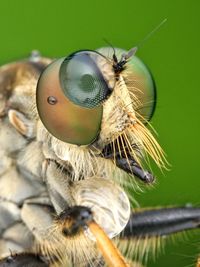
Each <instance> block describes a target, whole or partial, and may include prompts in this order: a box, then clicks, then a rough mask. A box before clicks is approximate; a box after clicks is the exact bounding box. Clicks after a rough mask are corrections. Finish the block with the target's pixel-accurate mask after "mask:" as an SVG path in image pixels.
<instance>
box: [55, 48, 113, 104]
mask: <svg viewBox="0 0 200 267" xmlns="http://www.w3.org/2000/svg"><path fill="white" fill-rule="evenodd" d="M103 59H104V58H103V57H102V56H101V55H99V54H97V53H96V52H93V51H87V52H86V51H80V52H78V53H75V54H72V55H71V56H69V57H67V58H66V59H65V60H64V61H63V63H62V64H61V67H60V83H61V86H62V89H63V92H64V94H65V95H66V97H68V98H69V99H70V100H71V101H72V102H74V104H77V105H80V106H82V107H86V108H94V107H96V106H98V105H100V104H101V103H102V101H104V100H105V99H106V98H107V97H108V96H109V95H110V93H111V92H112V89H113V88H109V87H108V84H107V82H106V81H105V78H104V77H103V74H102V73H101V71H100V69H99V66H98V62H99V61H102V60H103ZM104 60H105V59H104Z"/></svg>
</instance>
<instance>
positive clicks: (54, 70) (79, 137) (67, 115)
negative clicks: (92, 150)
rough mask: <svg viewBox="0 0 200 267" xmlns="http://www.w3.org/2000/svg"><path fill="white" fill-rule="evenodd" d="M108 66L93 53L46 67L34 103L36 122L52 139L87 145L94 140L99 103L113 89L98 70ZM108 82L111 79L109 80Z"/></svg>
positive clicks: (79, 53) (78, 55) (63, 59)
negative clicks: (39, 122)
mask: <svg viewBox="0 0 200 267" xmlns="http://www.w3.org/2000/svg"><path fill="white" fill-rule="evenodd" d="M106 64H107V67H108V69H109V68H110V69H112V66H111V64H110V66H109V64H108V62H107V60H106V59H105V58H104V57H103V56H101V55H100V54H98V53H96V52H95V51H80V52H76V53H74V54H72V55H70V56H69V57H67V58H62V59H59V60H56V61H54V62H53V63H52V64H50V65H49V66H48V67H47V68H46V69H45V70H44V72H43V73H42V74H41V76H40V79H39V81H38V85H37V92H36V102H37V109H38V113H39V116H40V119H41V121H42V123H43V124H44V126H45V127H46V129H47V130H48V131H49V132H50V133H51V134H52V135H53V136H55V137H56V138H58V139H60V140H62V141H64V142H67V143H70V144H76V145H89V144H91V143H92V142H93V141H95V139H96V138H97V136H98V134H99V132H100V128H101V120H102V113H103V105H102V103H103V101H105V99H106V98H107V97H108V96H109V94H110V93H111V91H112V89H113V87H114V74H113V81H112V82H107V78H106V75H104V74H102V72H101V66H102V65H106ZM111 80H112V79H111Z"/></svg>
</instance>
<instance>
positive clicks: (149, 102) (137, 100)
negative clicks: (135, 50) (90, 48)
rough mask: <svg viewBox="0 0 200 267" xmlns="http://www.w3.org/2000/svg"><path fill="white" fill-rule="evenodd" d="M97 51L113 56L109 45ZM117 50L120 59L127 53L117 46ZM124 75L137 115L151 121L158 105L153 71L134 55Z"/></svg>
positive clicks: (127, 64) (142, 119) (143, 119)
mask: <svg viewBox="0 0 200 267" xmlns="http://www.w3.org/2000/svg"><path fill="white" fill-rule="evenodd" d="M97 51H98V52H100V53H101V54H103V55H104V56H106V57H109V58H112V56H113V49H112V48H109V47H104V48H100V49H98V50H97ZM115 52H116V56H117V58H118V60H120V59H121V56H122V54H124V53H125V54H127V51H125V50H123V49H120V48H115ZM122 76H123V78H124V80H125V83H126V86H127V88H128V89H129V91H130V92H131V98H132V99H133V106H134V109H135V111H136V115H138V117H139V119H140V120H141V121H143V122H144V123H145V122H146V121H149V120H150V119H151V118H152V116H153V113H154V110H155V106H156V86H155V82H154V79H153V77H152V75H151V72H150V71H149V69H148V68H147V66H146V65H145V64H144V63H143V62H142V60H140V59H139V58H138V57H137V56H135V55H134V56H133V57H131V58H130V60H128V62H127V63H126V65H125V70H124V71H123V72H122Z"/></svg>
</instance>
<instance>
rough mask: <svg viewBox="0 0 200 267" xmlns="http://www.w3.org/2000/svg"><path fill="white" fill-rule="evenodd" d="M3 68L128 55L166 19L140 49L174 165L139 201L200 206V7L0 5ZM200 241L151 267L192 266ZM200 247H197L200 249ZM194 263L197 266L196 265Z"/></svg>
mask: <svg viewBox="0 0 200 267" xmlns="http://www.w3.org/2000/svg"><path fill="white" fill-rule="evenodd" d="M0 13H1V15H0V25H1V27H0V29H1V30H0V63H1V64H3V63H5V62H8V61H11V60H13V59H20V58H21V57H25V56H27V55H28V54H29V52H30V51H31V50H33V49H38V50H40V51H41V53H42V54H43V55H45V56H49V57H60V56H64V55H67V54H69V53H70V52H72V51H75V50H78V49H84V48H89V49H95V48H98V47H101V46H105V43H104V41H103V38H106V39H107V40H109V41H110V42H111V43H112V44H113V45H114V46H117V47H121V48H124V49H129V48H131V47H133V46H135V45H136V44H137V43H139V42H140V41H141V40H142V39H143V38H144V37H145V36H146V35H147V34H148V33H149V32H150V31H151V30H152V29H153V28H154V27H155V26H156V25H158V24H159V23H160V22H161V21H162V20H163V19H165V18H167V19H168V21H167V23H165V25H164V26H163V27H162V28H161V29H160V30H159V31H158V32H156V34H154V35H153V36H152V37H151V38H150V39H149V40H148V41H147V42H145V44H144V45H143V46H142V47H141V49H139V51H138V53H137V55H138V56H139V57H140V58H142V59H143V60H144V62H146V64H147V65H148V66H149V68H150V69H151V71H152V73H153V75H154V77H155V80H156V84H157V89H158V103H157V109H156V113H155V115H154V118H153V120H152V122H153V126H154V127H155V128H156V130H157V131H158V133H159V141H160V143H161V144H162V146H163V148H164V149H165V151H166V153H167V155H168V160H169V162H170V163H171V165H172V168H171V171H169V172H165V173H164V175H163V174H162V173H160V172H159V171H157V177H158V184H157V186H156V188H154V189H152V190H148V191H147V192H145V193H143V194H140V195H136V198H137V200H138V201H139V202H140V204H141V206H158V205H159V206H160V205H176V204H179V205H180V204H185V203H193V204H194V205H200V196H199V190H200V175H199V164H200V161H199V150H200V139H199V134H200V130H199V123H200V119H199V116H200V110H199V102H200V86H199V77H200V68H199V64H200V52H199V51H200V35H199V28H200V1H199V0H190V1H189V0H188V1H187V0H173V1H165V0H163V1H158V0H151V1H147V0H146V1H144V0H140V1H139V0H137V1H136V0H128V1H127V0H123V1H113V0H112V1H108V0H107V1H106V0H101V1H95V0H85V1H79V2H78V1H76V0H74V1H71V0H70V1H67V0H62V1H61V0H58V1H45V0H43V1H42V0H35V1H27V0H18V1H15V0H12V1H11V0H7V1H1V2H0ZM198 242H199V243H200V234H199V232H197V234H196V236H195V237H193V238H189V239H184V240H183V241H178V243H175V244H171V245H170V246H167V249H166V254H165V255H161V256H160V257H159V259H158V260H157V262H153V261H152V262H150V263H149V264H148V266H150V267H153V266H154V267H155V266H162V267H165V266H169V264H170V265H171V266H177V267H178V266H181V267H182V266H193V265H194V262H195V255H196V253H197V251H198V250H197V249H199V252H200V246H199V245H198ZM198 246H199V247H198ZM192 263H193V265H192Z"/></svg>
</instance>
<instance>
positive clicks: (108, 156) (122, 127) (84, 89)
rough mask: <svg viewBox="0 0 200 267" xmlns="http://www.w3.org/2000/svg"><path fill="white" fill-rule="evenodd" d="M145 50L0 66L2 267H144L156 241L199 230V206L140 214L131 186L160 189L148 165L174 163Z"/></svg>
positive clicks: (78, 54) (35, 58) (86, 53)
mask: <svg viewBox="0 0 200 267" xmlns="http://www.w3.org/2000/svg"><path fill="white" fill-rule="evenodd" d="M136 50H137V49H136V48H132V49H131V50H129V51H125V50H122V49H118V48H115V49H112V48H109V47H104V48H101V49H98V50H96V51H93V50H81V51H77V52H74V53H72V54H70V55H69V56H67V57H64V58H61V59H57V60H54V61H52V60H51V59H47V58H43V57H41V56H40V55H39V54H38V53H36V52H33V53H32V55H31V57H30V58H29V59H27V60H22V61H18V62H15V63H11V64H8V65H5V66H2V67H1V68H0V154H1V162H0V214H1V217H0V257H1V258H2V261H0V266H83V267H86V266H87V267H88V266H105V264H108V265H109V266H129V265H130V266H140V265H139V264H140V263H134V265H133V263H131V260H132V259H133V256H134V255H135V256H137V257H136V258H137V261H141V260H142V258H144V257H145V255H147V254H149V251H150V249H151V248H150V247H151V245H148V244H150V243H151V242H147V241H149V240H151V239H153V240H155V239H159V238H161V237H162V236H163V235H168V234H171V233H174V232H177V231H182V230H186V229H191V228H196V227H198V226H199V221H200V220H199V218H200V210H199V209H198V208H187V207H185V208H168V209H156V210H147V211H139V212H134V213H132V208H133V207H132V204H131V203H132V202H131V201H130V200H131V194H130V193H128V192H130V188H131V189H133V188H134V187H137V180H138V181H139V183H144V184H147V185H148V184H152V183H153V181H154V176H153V174H152V173H151V172H150V171H148V170H146V169H145V166H146V165H145V161H146V162H148V157H151V158H152V159H153V160H154V161H155V162H156V164H157V165H158V166H159V167H161V168H162V167H165V161H166V160H165V155H164V152H163V150H162V148H161V147H160V146H159V144H158V143H157V141H156V139H155V138H154V136H153V134H152V133H151V131H150V130H149V129H148V127H147V125H148V124H149V123H148V121H149V120H150V119H151V117H152V115H153V112H154V109H155V102H156V101H155V98H156V91H155V83H154V80H153V78H152V75H151V73H150V72H149V70H148V68H147V67H146V66H145V65H144V63H143V62H142V61H141V60H140V59H139V58H138V57H136V56H135V53H136ZM110 239H112V240H113V242H114V243H115V245H114V246H113V243H112V242H110ZM153 242H154V243H153V244H154V245H153V250H155V247H156V246H155V241H153ZM139 243H140V244H142V245H139ZM116 247H118V249H119V250H120V251H121V252H119V251H118V249H117V248H116ZM121 253H122V254H124V256H125V259H124V258H123V256H122V255H121ZM113 258H114V259H116V261H114V262H113V261H112V260H113Z"/></svg>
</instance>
